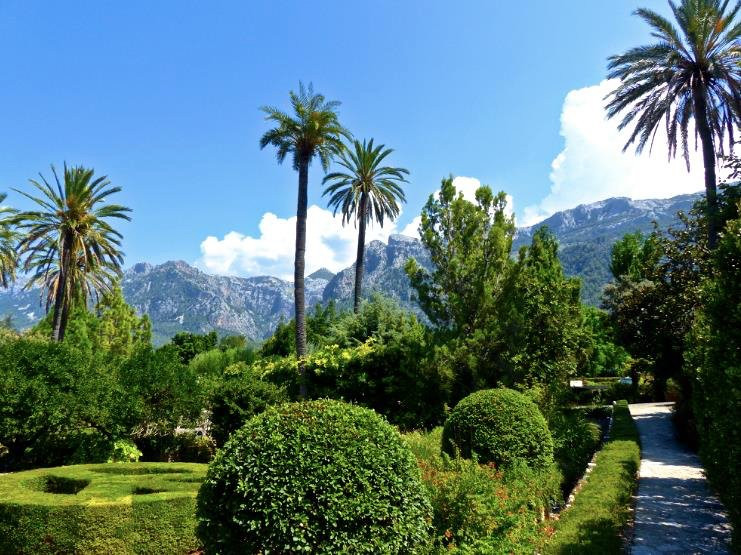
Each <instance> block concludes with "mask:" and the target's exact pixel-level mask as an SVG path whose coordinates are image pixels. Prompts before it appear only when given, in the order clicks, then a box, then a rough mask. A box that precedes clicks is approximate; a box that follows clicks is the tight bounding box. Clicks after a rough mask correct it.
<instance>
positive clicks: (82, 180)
mask: <svg viewBox="0 0 741 555" xmlns="http://www.w3.org/2000/svg"><path fill="white" fill-rule="evenodd" d="M51 171H52V174H53V175H54V181H55V187H53V186H52V185H50V184H49V182H48V181H47V180H46V179H45V178H44V176H43V175H41V174H39V176H40V177H41V181H40V182H39V181H35V180H33V179H31V180H30V182H31V185H33V186H34V187H35V188H36V189H37V190H38V191H39V192H40V193H41V195H39V196H34V195H31V194H28V193H25V192H23V191H18V192H19V193H21V194H22V195H24V196H25V197H27V198H29V199H31V200H32V201H34V202H35V203H36V204H38V205H39V207H40V210H36V211H26V212H20V213H18V214H17V216H16V218H15V221H16V222H17V224H18V229H20V230H23V231H24V232H25V234H24V236H23V237H22V239H21V240H20V242H19V244H18V250H19V253H20V254H21V255H24V256H25V262H24V270H25V271H27V272H31V273H32V277H31V281H30V282H29V286H30V285H33V284H36V285H41V286H42V288H43V289H45V290H46V291H48V297H47V299H48V300H47V311H48V309H49V305H50V304H52V302H53V305H54V317H53V325H52V338H53V339H54V340H55V341H61V340H62V339H64V331H65V328H66V326H67V317H68V315H69V310H70V306H71V305H72V304H74V303H75V302H81V303H85V304H87V299H88V296H89V294H90V293H91V292H96V293H100V292H105V291H106V290H108V289H110V287H111V280H112V279H114V278H115V277H117V276H119V275H120V274H121V264H123V252H121V250H120V246H121V239H122V235H121V233H119V232H118V231H116V230H115V229H114V228H113V227H112V226H111V224H110V223H109V222H108V220H109V219H111V218H116V219H122V220H130V219H131V218H130V217H129V216H128V214H127V212H130V211H131V210H130V209H129V208H126V207H125V206H121V205H118V204H102V203H103V201H104V200H105V199H106V198H107V197H108V196H110V195H112V194H114V193H117V192H119V191H120V190H121V188H120V187H112V186H111V182H110V181H109V180H108V178H107V177H106V176H103V177H97V178H95V177H93V173H94V172H93V170H92V169H87V168H83V167H82V166H77V167H72V168H68V167H67V165H66V164H65V165H64V183H62V182H60V180H59V176H58V175H57V172H56V169H55V168H54V166H52V167H51Z"/></svg>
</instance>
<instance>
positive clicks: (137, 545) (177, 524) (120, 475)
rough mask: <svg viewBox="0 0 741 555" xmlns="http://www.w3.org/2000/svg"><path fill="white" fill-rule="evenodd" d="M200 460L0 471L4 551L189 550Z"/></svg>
mask: <svg viewBox="0 0 741 555" xmlns="http://www.w3.org/2000/svg"><path fill="white" fill-rule="evenodd" d="M205 473H206V465H204V464H188V463H130V464H116V463H113V464H88V465H75V466H61V467H56V468H39V469H36V470H28V471H25V472H16V473H13V474H6V475H2V476H0V552H2V553H33V554H37V553H38V554H46V553H123V554H127V553H147V554H149V553H168V554H169V553H187V552H188V551H189V550H192V549H195V548H197V547H198V540H197V539H196V535H195V527H196V524H195V498H196V494H197V492H198V488H199V486H200V484H201V482H202V481H203V478H204V476H205Z"/></svg>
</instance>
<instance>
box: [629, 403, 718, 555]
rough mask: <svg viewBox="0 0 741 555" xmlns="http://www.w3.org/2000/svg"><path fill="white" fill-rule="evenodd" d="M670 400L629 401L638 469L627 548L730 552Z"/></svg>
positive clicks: (639, 553)
mask: <svg viewBox="0 0 741 555" xmlns="http://www.w3.org/2000/svg"><path fill="white" fill-rule="evenodd" d="M671 408H672V403H640V404H635V405H630V414H631V415H632V416H633V419H634V420H635V423H636V425H637V426H638V432H639V433H640V435H641V470H640V479H639V480H638V495H637V498H636V508H635V526H634V529H633V541H632V547H631V549H630V552H631V553H633V554H634V555H645V554H649V553H681V554H683V555H684V554H690V553H730V547H729V544H730V539H731V527H730V524H729V523H728V519H727V517H726V515H725V511H724V508H723V505H722V504H721V503H720V501H718V499H717V498H716V497H715V496H714V495H713V494H712V493H711V491H710V489H709V487H708V484H707V480H706V479H705V475H704V473H703V469H702V465H701V464H700V460H699V459H698V457H697V455H695V454H694V453H692V452H691V451H689V450H688V449H687V448H686V447H684V446H683V445H682V444H681V443H679V441H678V440H677V439H676V437H675V435H674V426H673V424H672V421H671Z"/></svg>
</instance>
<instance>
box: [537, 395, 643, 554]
mask: <svg viewBox="0 0 741 555" xmlns="http://www.w3.org/2000/svg"><path fill="white" fill-rule="evenodd" d="M595 463H596V466H595V468H594V470H593V471H592V472H591V474H590V475H589V476H588V478H587V480H586V483H585V484H584V487H583V488H582V489H581V490H580V491H579V492H578V493H577V495H576V498H575V500H574V503H573V505H572V506H571V507H570V508H569V509H567V510H566V511H564V513H563V514H562V515H561V518H560V519H559V520H558V521H557V522H556V523H555V526H554V529H555V531H554V534H553V535H552V537H551V539H550V540H549V542H548V544H547V545H546V548H545V550H544V552H545V553H600V554H602V553H621V552H622V546H623V540H622V536H621V534H622V531H623V529H624V527H625V525H626V524H627V522H628V519H629V516H630V505H631V499H632V495H633V492H634V491H635V488H636V484H637V472H638V467H639V464H640V447H639V440H638V430H637V429H636V426H635V423H634V422H633V419H632V418H631V416H630V412H629V411H628V403H627V402H626V401H620V402H618V403H617V404H616V405H615V407H614V411H613V423H612V430H611V433H610V439H609V440H608V441H607V442H606V443H605V445H604V447H603V448H602V449H601V450H600V451H599V453H598V454H597V457H596V460H595Z"/></svg>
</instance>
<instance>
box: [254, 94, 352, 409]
mask: <svg viewBox="0 0 741 555" xmlns="http://www.w3.org/2000/svg"><path fill="white" fill-rule="evenodd" d="M290 98H291V107H292V109H293V114H292V115H291V114H288V113H286V112H283V111H281V110H279V109H278V108H274V107H272V106H265V107H263V108H262V110H263V112H265V114H266V118H265V119H266V120H268V121H270V122H271V123H273V124H275V127H273V128H272V129H270V130H269V131H266V132H265V134H264V135H263V136H262V138H261V139H260V148H265V147H266V146H268V145H272V146H274V147H275V148H276V156H277V158H278V163H282V162H283V161H284V160H285V159H286V156H288V155H291V157H292V159H293V169H294V170H295V171H297V172H298V207H297V209H296V254H295V262H294V273H293V288H294V289H293V291H294V300H295V310H296V356H297V357H298V360H299V372H300V373H301V374H302V376H303V364H302V362H301V361H302V359H303V358H304V357H305V356H306V317H305V310H306V306H305V299H304V267H305V261H304V257H305V253H306V215H307V202H308V201H307V195H308V186H309V165H310V164H311V161H312V160H313V159H314V158H315V157H318V158H319V161H320V162H321V165H322V168H323V169H324V171H325V172H326V171H327V169H328V168H329V163H330V161H331V160H332V158H333V157H334V156H336V155H337V154H339V153H340V152H342V150H343V149H344V146H343V144H342V137H346V138H348V139H349V138H350V132H349V131H348V130H347V129H345V128H344V127H343V126H342V125H341V124H340V122H339V119H338V116H337V108H338V106H339V104H340V103H339V102H337V101H327V100H326V99H325V98H324V95H321V94H318V93H316V94H315V93H314V88H313V87H312V86H311V84H309V86H308V87H307V88H304V85H303V83H299V92H298V94H296V93H295V92H293V91H291V92H290ZM301 394H302V396H305V395H306V386H305V385H304V384H302V385H301Z"/></svg>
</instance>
